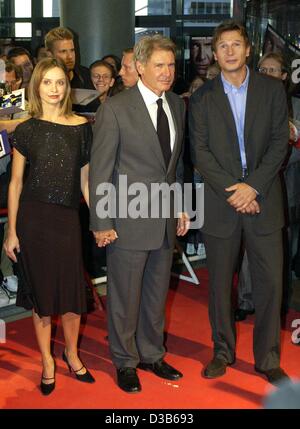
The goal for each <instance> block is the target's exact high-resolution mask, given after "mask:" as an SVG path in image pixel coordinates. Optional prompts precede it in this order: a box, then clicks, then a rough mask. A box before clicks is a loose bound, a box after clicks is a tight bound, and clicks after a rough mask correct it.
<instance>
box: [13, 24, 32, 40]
mask: <svg viewBox="0 0 300 429" xmlns="http://www.w3.org/2000/svg"><path fill="white" fill-rule="evenodd" d="M15 37H32V28H31V23H30V22H16V24H15Z"/></svg>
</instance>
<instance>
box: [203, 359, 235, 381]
mask: <svg viewBox="0 0 300 429" xmlns="http://www.w3.org/2000/svg"><path fill="white" fill-rule="evenodd" d="M234 362H235V361H233V362H231V363H229V362H226V361H225V360H223V359H220V358H217V357H215V358H213V360H211V361H210V362H209V364H208V365H207V366H206V367H205V368H204V371H203V377H205V378H217V377H221V376H222V375H224V374H225V373H226V368H227V366H230V365H233V364H234Z"/></svg>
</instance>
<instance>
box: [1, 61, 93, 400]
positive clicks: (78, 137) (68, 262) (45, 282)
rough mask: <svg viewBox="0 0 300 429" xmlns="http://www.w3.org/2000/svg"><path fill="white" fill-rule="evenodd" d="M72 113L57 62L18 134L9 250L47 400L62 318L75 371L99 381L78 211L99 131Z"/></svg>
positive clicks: (42, 77) (40, 69)
mask: <svg viewBox="0 0 300 429" xmlns="http://www.w3.org/2000/svg"><path fill="white" fill-rule="evenodd" d="M71 106H72V104H71V99H70V84H69V80H68V78H67V74H66V70H65V67H64V65H63V64H62V63H61V62H59V61H58V60H55V59H52V58H51V59H50V58H47V59H44V60H42V61H41V62H39V64H37V66H36V68H35V70H34V72H33V75H32V79H31V82H30V86H29V109H30V114H31V116H32V117H31V119H29V120H28V121H26V122H24V123H23V124H21V125H19V126H18V127H17V128H16V131H15V138H14V156H13V167H12V178H11V182H10V186H9V197H8V217H9V221H8V238H7V240H6V242H5V250H6V252H7V255H8V256H9V257H10V258H11V259H13V260H14V261H15V262H16V261H17V260H18V265H19V266H20V267H22V271H23V277H24V278H23V287H21V288H19V289H20V292H19V294H18V297H17V302H18V303H19V304H20V305H22V306H23V307H25V308H27V309H33V323H34V327H35V332H36V336H37V341H38V345H39V348H40V351H41V355H42V365H43V372H42V379H41V384H40V387H41V391H42V393H43V394H49V393H51V392H52V391H53V390H54V387H55V361H54V359H53V356H52V355H51V350H50V341H51V316H53V315H61V317H62V326H63V331H64V337H65V342H66V347H65V350H64V353H63V360H64V361H65V362H66V363H67V365H68V367H69V370H70V371H73V372H74V373H75V375H76V378H77V379H78V380H79V381H84V382H89V383H91V382H94V381H95V380H94V378H93V377H92V375H91V374H90V373H89V371H88V370H87V369H86V368H85V366H84V365H83V364H82V362H81V361H80V359H79V357H78V350H77V342H78V334H79V327H80V317H81V314H82V313H85V312H86V296H85V281H84V272H83V264H82V255H81V240H80V225H79V220H78V207H79V202H80V190H81V191H82V193H83V195H84V198H85V200H86V201H87V203H88V162H89V152H90V146H91V140H92V132H91V127H90V125H89V124H88V123H87V121H86V119H84V118H82V117H79V116H76V115H74V114H73V113H72V110H71ZM26 163H28V164H29V167H28V172H26V178H25V179H24V171H25V164H26ZM23 179H24V180H23ZM23 182H24V183H23ZM25 284H26V285H27V286H26V287H25V286H24V285H25ZM28 289H29V290H30V303H29V302H28ZM26 293H27V295H26Z"/></svg>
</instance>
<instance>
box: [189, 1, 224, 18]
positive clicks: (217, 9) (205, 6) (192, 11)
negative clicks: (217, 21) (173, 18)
mask: <svg viewBox="0 0 300 429" xmlns="http://www.w3.org/2000/svg"><path fill="white" fill-rule="evenodd" d="M231 4H232V0H223V1H214V0H207V1H200V0H196V1H195V0H184V14H185V15H198V14H202V15H203V14H210V15H212V14H213V15H216V14H219V15H229V14H230V10H231Z"/></svg>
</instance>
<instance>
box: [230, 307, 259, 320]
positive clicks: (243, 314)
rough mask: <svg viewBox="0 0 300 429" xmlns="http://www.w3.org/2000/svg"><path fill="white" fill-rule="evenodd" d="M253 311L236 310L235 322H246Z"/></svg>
mask: <svg viewBox="0 0 300 429" xmlns="http://www.w3.org/2000/svg"><path fill="white" fill-rule="evenodd" d="M254 311H255V310H254V309H253V310H244V309H243V308H237V309H236V310H235V312H234V320H235V321H236V322H241V321H242V320H246V319H247V316H250V315H251V314H254Z"/></svg>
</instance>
